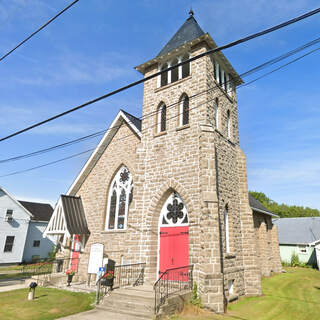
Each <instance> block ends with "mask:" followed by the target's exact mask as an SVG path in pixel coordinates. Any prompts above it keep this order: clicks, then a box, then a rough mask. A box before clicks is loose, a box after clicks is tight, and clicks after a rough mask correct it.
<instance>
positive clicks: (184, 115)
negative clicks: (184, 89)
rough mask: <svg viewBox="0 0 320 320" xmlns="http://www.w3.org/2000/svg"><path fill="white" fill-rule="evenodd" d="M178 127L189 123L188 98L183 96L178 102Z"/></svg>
mask: <svg viewBox="0 0 320 320" xmlns="http://www.w3.org/2000/svg"><path fill="white" fill-rule="evenodd" d="M179 109H180V110H179V119H180V121H179V125H180V126H183V125H186V124H188V123H189V97H188V96H187V95H186V94H184V95H183V96H182V98H181V100H180V108H179Z"/></svg>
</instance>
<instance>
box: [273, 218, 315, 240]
mask: <svg viewBox="0 0 320 320" xmlns="http://www.w3.org/2000/svg"><path fill="white" fill-rule="evenodd" d="M273 223H274V224H275V225H276V226H277V227H278V233H279V243H280V244H307V243H311V242H315V241H318V240H320V217H303V218H281V219H278V220H275V221H274V222H273Z"/></svg>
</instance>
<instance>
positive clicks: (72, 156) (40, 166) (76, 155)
mask: <svg viewBox="0 0 320 320" xmlns="http://www.w3.org/2000/svg"><path fill="white" fill-rule="evenodd" d="M319 49H320V48H316V49H313V50H311V51H309V52H307V53H306V54H304V55H302V56H300V57H298V58H296V59H294V60H292V61H289V62H288V63H286V64H284V65H282V66H280V67H278V68H276V69H274V70H272V71H270V72H268V73H266V74H265V75H263V76H260V77H259V78H257V79H254V80H252V81H250V82H248V83H245V84H243V85H242V86H240V87H239V88H242V87H244V86H248V85H250V84H251V83H253V82H255V81H257V80H259V79H261V78H263V77H264V76H266V75H269V74H271V73H274V72H276V71H278V70H280V69H282V68H284V67H286V66H288V65H290V64H292V63H294V62H296V61H298V60H300V59H302V58H304V57H306V56H308V55H309V54H311V53H314V52H316V51H317V50H319ZM215 89H220V88H219V87H215ZM224 95H225V94H224V93H221V94H220V95H219V96H218V98H219V97H221V96H224ZM216 98H217V97H214V98H213V99H210V100H207V101H205V102H204V103H202V104H199V105H198V106H196V107H193V108H190V109H189V111H190V110H194V109H197V108H199V107H200V106H202V105H204V104H206V103H209V102H211V101H214V100H215V99H216ZM181 114H182V113H181V112H180V113H178V114H177V115H174V116H173V117H171V118H168V119H167V120H168V121H169V120H172V119H174V118H177V117H179V116H180V115H181ZM157 125H158V124H157V123H156V124H153V125H151V126H149V127H147V128H145V129H144V130H141V132H143V131H145V130H148V129H151V128H154V127H156V126H157ZM132 135H133V134H129V135H126V136H124V137H121V138H119V139H115V140H114V142H116V141H120V140H124V139H127V138H128V137H131V136H132ZM95 149H96V148H91V149H89V150H86V151H83V152H79V153H76V154H73V155H71V156H68V157H65V158H62V159H58V160H56V161H52V162H49V163H45V164H43V165H39V166H36V167H32V168H29V169H25V170H21V171H15V172H12V173H8V174H5V175H1V176H0V178H3V177H8V176H12V175H16V174H20V173H25V172H28V171H32V170H36V169H39V168H43V167H46V166H49V165H52V164H55V163H58V162H62V161H65V160H68V159H71V158H75V157H78V156H80V155H83V154H85V153H88V152H91V151H93V150H95Z"/></svg>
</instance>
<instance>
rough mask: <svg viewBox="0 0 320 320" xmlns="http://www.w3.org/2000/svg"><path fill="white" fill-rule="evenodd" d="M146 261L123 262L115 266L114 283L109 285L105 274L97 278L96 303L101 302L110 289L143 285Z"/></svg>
mask: <svg viewBox="0 0 320 320" xmlns="http://www.w3.org/2000/svg"><path fill="white" fill-rule="evenodd" d="M145 267H146V264H145V263H132V264H121V265H118V266H117V265H116V266H115V267H114V276H113V284H112V286H111V287H109V288H108V287H107V285H106V281H105V279H104V275H105V273H106V272H107V271H105V272H104V273H103V274H101V275H100V277H99V279H98V280H97V291H96V304H99V303H100V301H101V300H102V298H103V297H104V296H105V295H106V294H107V292H108V290H110V289H111V290H112V289H113V288H120V287H125V286H134V287H135V286H141V285H143V283H144V271H145Z"/></svg>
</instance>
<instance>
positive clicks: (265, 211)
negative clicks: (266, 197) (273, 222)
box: [249, 193, 279, 218]
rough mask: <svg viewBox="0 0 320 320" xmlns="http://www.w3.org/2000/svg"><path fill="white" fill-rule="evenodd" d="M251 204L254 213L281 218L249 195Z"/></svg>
mask: <svg viewBox="0 0 320 320" xmlns="http://www.w3.org/2000/svg"><path fill="white" fill-rule="evenodd" d="M249 204H250V207H251V209H252V210H253V211H256V212H259V213H263V214H266V215H269V216H272V217H275V218H279V216H278V215H276V214H274V213H272V212H271V211H269V210H268V209H267V208H266V207H265V206H263V205H262V203H261V202H260V201H258V200H257V199H255V198H254V197H253V196H252V195H251V194H250V193H249Z"/></svg>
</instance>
